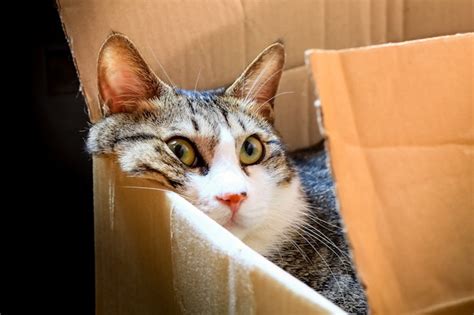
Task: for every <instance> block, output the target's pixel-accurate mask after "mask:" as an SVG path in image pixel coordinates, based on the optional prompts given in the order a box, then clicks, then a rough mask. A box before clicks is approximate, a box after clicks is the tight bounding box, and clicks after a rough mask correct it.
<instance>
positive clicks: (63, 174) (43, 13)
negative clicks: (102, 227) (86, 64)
mask: <svg viewBox="0 0 474 315" xmlns="http://www.w3.org/2000/svg"><path fill="white" fill-rule="evenodd" d="M24 5H25V6H28V8H29V9H31V10H32V12H31V13H32V14H31V19H32V20H31V21H30V22H32V27H31V28H30V29H29V30H28V34H27V37H26V38H27V41H28V42H31V44H32V49H31V51H32V54H31V61H32V63H31V65H32V71H31V74H32V90H31V92H32V93H31V96H32V99H31V101H30V102H27V103H28V104H29V105H30V106H27V107H26V110H27V113H26V117H22V119H23V118H24V120H22V124H23V123H26V126H28V127H29V128H28V129H29V134H28V137H27V141H26V142H27V143H26V144H25V143H24V142H25V141H24V140H25V139H23V140H22V141H21V145H20V146H19V149H20V150H22V149H23V151H19V152H21V154H19V156H21V158H20V157H18V160H17V161H16V163H15V164H14V165H12V166H11V167H12V168H15V167H17V165H19V164H20V160H22V161H23V160H26V161H27V162H21V163H22V164H21V167H19V169H20V171H19V173H18V175H17V176H15V179H16V180H18V181H21V185H22V189H23V190H25V193H24V194H23V195H22V197H21V198H18V197H16V198H15V199H16V205H17V206H15V207H13V208H12V209H11V212H12V213H13V214H14V219H11V220H9V221H8V222H11V223H8V224H9V225H10V228H11V230H12V231H14V233H15V234H12V232H11V231H10V232H8V233H6V232H3V231H2V234H3V235H1V237H2V239H3V241H2V243H3V244H4V245H5V247H6V248H7V252H8V254H7V255H2V257H3V258H2V260H3V263H6V264H7V266H6V268H3V270H4V271H6V272H5V274H4V275H2V278H3V280H1V279H0V286H4V287H3V288H1V289H2V292H7V294H3V293H2V294H1V295H3V298H5V300H3V298H0V313H1V314H2V315H7V314H18V313H23V312H20V309H22V308H28V309H32V310H34V313H37V312H39V313H46V314H94V310H95V306H94V297H95V292H94V233H93V231H94V230H93V229H94V226H93V205H92V161H91V158H90V157H89V156H88V154H87V153H86V152H85V149H84V147H85V146H84V139H85V137H86V135H87V126H88V117H87V113H86V105H85V102H84V99H83V97H82V94H81V93H80V91H79V81H78V79H77V76H76V71H75V68H74V64H73V60H72V58H71V54H70V51H69V47H68V44H67V42H66V40H65V36H64V33H63V30H62V26H61V22H60V19H59V15H58V13H57V10H56V5H55V2H54V1H49V0H48V1H32V2H31V4H24ZM7 32H8V30H7ZM4 62H5V61H4ZM4 93H5V91H4ZM7 93H8V92H7ZM23 93H25V92H24V91H23ZM25 94H26V93H25ZM25 96H26V95H25ZM21 97H22V98H23V95H21ZM4 118H5V117H4ZM19 140H21V139H19ZM19 140H18V139H17V140H15V141H16V143H18V142H19ZM25 163H28V164H25ZM7 198H8V196H7ZM12 199H13V198H12ZM5 222H7V221H4V222H3V223H4V224H5ZM23 222H24V223H25V227H23V226H22V223H23ZM20 223H21V224H20ZM27 225H28V226H30V225H31V226H32V228H31V229H30V227H28V228H27V227H26V226H27ZM25 229H28V232H30V231H31V233H28V236H27V237H25V238H23V237H21V236H22V234H23V231H24V230H25ZM26 234H27V233H25V236H26ZM12 238H15V243H13V241H12V242H10V240H11V239H12ZM2 247H3V245H2ZM20 256H21V257H22V258H21V260H20V259H19V258H18V257H20ZM20 265H21V269H20V268H19V267H20ZM14 270H15V271H14ZM5 279H8V280H7V281H5ZM2 282H3V285H2V284H1V283H2ZM30 297H31V298H30ZM2 300H3V302H2ZM2 305H3V306H2ZM28 313H30V312H28ZM31 314H33V313H31Z"/></svg>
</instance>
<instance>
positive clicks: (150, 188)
mask: <svg viewBox="0 0 474 315" xmlns="http://www.w3.org/2000/svg"><path fill="white" fill-rule="evenodd" d="M121 187H123V188H132V189H143V190H156V191H163V192H170V191H171V190H166V189H161V188H156V187H146V186H121Z"/></svg>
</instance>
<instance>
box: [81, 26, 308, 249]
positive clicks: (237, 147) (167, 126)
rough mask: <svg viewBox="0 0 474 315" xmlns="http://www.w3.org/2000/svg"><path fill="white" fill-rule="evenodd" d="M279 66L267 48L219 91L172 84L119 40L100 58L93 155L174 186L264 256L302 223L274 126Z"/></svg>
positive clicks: (277, 51)
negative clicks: (101, 111)
mask: <svg viewBox="0 0 474 315" xmlns="http://www.w3.org/2000/svg"><path fill="white" fill-rule="evenodd" d="M283 62H284V51H283V47H282V46H281V45H280V44H274V45H272V46H270V47H269V48H267V49H266V50H265V51H264V52H263V53H262V54H261V55H260V56H259V57H258V58H257V59H256V60H255V61H254V62H253V63H252V64H251V65H250V66H249V67H248V68H247V69H246V70H245V71H244V73H243V74H242V75H241V76H240V77H239V78H238V79H237V80H236V81H235V82H234V83H233V84H232V85H231V86H230V87H229V88H228V89H221V90H215V91H207V92H195V91H184V90H179V89H175V88H171V87H169V86H168V85H166V84H164V83H163V82H162V81H161V80H160V79H158V78H157V77H156V76H155V75H154V74H153V72H152V71H151V70H150V69H149V68H148V66H147V65H146V63H145V62H144V61H143V59H142V58H141V57H140V55H139V53H138V51H137V50H136V49H135V48H134V47H133V45H132V44H131V43H130V41H128V40H127V39H126V38H125V37H123V36H121V35H113V36H111V37H109V39H108V40H107V42H106V43H105V44H104V46H103V48H102V50H101V53H100V57H99V68H98V71H99V91H100V96H101V99H102V101H103V103H104V105H105V112H106V115H107V117H106V118H105V119H103V120H102V121H100V122H99V123H97V124H95V125H94V126H93V127H92V128H91V130H90V133H89V138H88V149H89V151H90V152H91V153H93V154H115V155H116V156H117V158H118V161H119V162H120V165H121V168H122V170H123V171H125V172H127V173H128V174H132V175H136V176H140V177H144V178H148V179H151V180H154V181H156V182H157V183H160V184H161V185H164V186H165V187H167V188H168V189H170V190H173V191H175V192H177V193H179V194H180V195H182V196H183V197H184V198H186V199H187V200H188V201H190V202H191V203H192V204H194V205H195V206H196V207H197V208H199V209H200V210H202V211H203V212H204V213H206V214H207V215H208V216H210V217H211V218H212V219H214V220H215V221H216V222H218V223H219V224H221V225H222V226H224V227H225V228H227V229H228V230H229V231H231V232H232V233H234V234H235V235H236V236H238V237H239V238H241V239H243V240H244V241H246V242H247V243H248V244H249V245H250V246H252V247H254V248H255V249H256V250H259V251H261V252H265V251H267V250H268V249H269V248H270V247H271V246H272V245H274V244H273V243H274V242H275V239H277V238H279V237H281V236H279V234H281V233H284V231H285V230H287V229H288V228H289V227H290V226H291V225H292V224H294V223H295V221H297V220H300V219H301V217H302V211H303V209H300V208H301V207H300V203H301V200H300V190H299V182H298V178H297V177H296V175H295V172H294V170H293V168H292V167H291V165H290V163H289V161H288V159H287V157H286V154H285V151H284V149H283V146H282V144H281V142H280V139H279V137H278V136H277V135H276V133H275V131H274V129H273V126H272V120H273V102H272V101H273V99H272V98H273V97H274V96H275V93H276V90H277V87H278V82H279V79H280V76H281V70H282V67H283Z"/></svg>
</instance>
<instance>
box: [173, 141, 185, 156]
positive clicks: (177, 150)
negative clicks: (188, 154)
mask: <svg viewBox="0 0 474 315" xmlns="http://www.w3.org/2000/svg"><path fill="white" fill-rule="evenodd" d="M184 151H185V149H184V147H183V146H182V145H181V144H176V145H175V146H174V148H173V152H174V154H176V156H177V157H178V158H179V159H180V158H182V157H183V155H184Z"/></svg>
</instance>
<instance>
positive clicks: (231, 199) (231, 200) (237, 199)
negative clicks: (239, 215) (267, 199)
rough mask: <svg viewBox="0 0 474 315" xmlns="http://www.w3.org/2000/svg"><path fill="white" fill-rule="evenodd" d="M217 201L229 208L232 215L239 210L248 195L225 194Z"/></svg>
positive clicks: (218, 197) (217, 197) (243, 193)
mask: <svg viewBox="0 0 474 315" xmlns="http://www.w3.org/2000/svg"><path fill="white" fill-rule="evenodd" d="M216 199H217V200H219V201H220V202H221V203H223V204H225V205H226V206H228V207H229V208H230V210H231V211H232V213H236V212H237V211H238V210H239V208H240V204H241V203H242V201H244V200H245V199H247V193H246V192H241V193H240V194H232V193H230V194H223V195H220V196H216Z"/></svg>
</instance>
